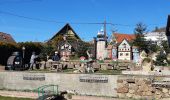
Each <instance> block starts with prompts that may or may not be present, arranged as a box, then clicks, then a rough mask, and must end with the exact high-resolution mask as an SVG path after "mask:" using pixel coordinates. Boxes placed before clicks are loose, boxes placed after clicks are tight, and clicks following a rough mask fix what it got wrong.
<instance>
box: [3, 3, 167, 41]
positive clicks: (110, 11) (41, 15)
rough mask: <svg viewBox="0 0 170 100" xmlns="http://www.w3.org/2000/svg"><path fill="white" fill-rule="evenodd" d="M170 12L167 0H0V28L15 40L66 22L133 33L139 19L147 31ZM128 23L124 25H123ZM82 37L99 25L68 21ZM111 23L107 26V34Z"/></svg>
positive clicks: (43, 34) (39, 36)
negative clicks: (103, 26) (146, 27)
mask: <svg viewBox="0 0 170 100" xmlns="http://www.w3.org/2000/svg"><path fill="white" fill-rule="evenodd" d="M2 12H9V13H12V14H15V15H21V16H25V17H30V18H38V19H44V20H53V21H56V22H64V23H55V22H46V21H37V20H31V19H25V18H22V17H17V16H12V15H10V14H5V13H2ZM168 14H170V0H0V31H1V32H5V33H10V34H11V35H12V36H13V38H14V39H15V40H16V41H17V42H25V41H39V42H40V41H41V42H43V41H45V40H48V39H50V38H51V37H52V36H53V35H54V34H55V33H56V32H58V31H59V30H60V29H61V28H62V27H63V26H64V25H65V24H66V23H67V22H70V23H81V22H83V23H102V22H104V20H105V19H106V21H107V22H108V23H113V24H119V25H115V26H114V29H116V30H117V32H119V33H127V34H129V33H133V30H134V27H135V24H137V23H138V22H143V23H144V24H146V25H147V26H148V31H151V30H153V29H154V28H155V27H156V26H158V27H163V26H166V20H167V16H168ZM124 25H128V26H124ZM71 26H72V27H73V29H74V30H75V31H76V33H77V34H78V35H79V36H80V37H81V38H82V39H83V40H86V41H88V40H91V39H93V37H95V36H96V34H97V32H98V30H100V29H101V27H102V25H101V24H71ZM112 29H113V26H111V25H107V34H108V35H111V30H112Z"/></svg>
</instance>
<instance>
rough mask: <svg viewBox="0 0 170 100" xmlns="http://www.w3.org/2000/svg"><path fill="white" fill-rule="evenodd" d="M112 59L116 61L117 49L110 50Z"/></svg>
mask: <svg viewBox="0 0 170 100" xmlns="http://www.w3.org/2000/svg"><path fill="white" fill-rule="evenodd" d="M112 59H113V60H117V49H116V48H113V49H112Z"/></svg>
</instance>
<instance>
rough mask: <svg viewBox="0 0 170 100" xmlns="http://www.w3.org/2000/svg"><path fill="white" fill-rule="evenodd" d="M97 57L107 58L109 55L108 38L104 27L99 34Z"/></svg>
mask: <svg viewBox="0 0 170 100" xmlns="http://www.w3.org/2000/svg"><path fill="white" fill-rule="evenodd" d="M96 48H97V50H96V51H97V54H96V56H97V59H102V60H103V59H105V58H106V57H107V50H106V40H105V34H104V31H103V29H101V30H100V31H99V32H98V34H97V46H96Z"/></svg>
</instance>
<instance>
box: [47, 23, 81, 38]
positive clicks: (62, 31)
mask: <svg viewBox="0 0 170 100" xmlns="http://www.w3.org/2000/svg"><path fill="white" fill-rule="evenodd" d="M68 30H72V32H73V33H74V34H75V37H76V38H77V39H80V40H81V38H80V37H79V36H78V35H77V34H76V32H75V31H74V30H73V28H72V27H71V26H70V24H68V23H67V24H66V25H65V26H64V27H63V28H62V29H60V30H59V31H58V32H57V33H56V34H55V35H54V36H53V37H52V38H51V39H50V40H52V39H54V38H55V37H56V36H58V35H62V36H64V35H65V34H66V33H67V31H68Z"/></svg>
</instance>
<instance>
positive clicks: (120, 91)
mask: <svg viewBox="0 0 170 100" xmlns="http://www.w3.org/2000/svg"><path fill="white" fill-rule="evenodd" d="M128 92H129V88H128V87H126V86H124V87H120V88H117V93H128Z"/></svg>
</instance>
